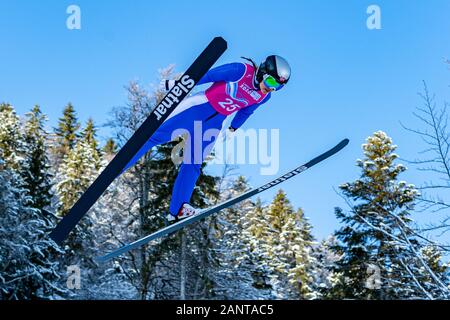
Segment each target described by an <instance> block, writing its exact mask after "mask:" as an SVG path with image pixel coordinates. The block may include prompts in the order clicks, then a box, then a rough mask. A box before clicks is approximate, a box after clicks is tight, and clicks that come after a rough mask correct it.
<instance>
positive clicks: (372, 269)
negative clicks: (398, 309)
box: [330, 131, 439, 299]
mask: <svg viewBox="0 0 450 320" xmlns="http://www.w3.org/2000/svg"><path fill="white" fill-rule="evenodd" d="M395 149H396V146H395V145H394V144H393V143H392V140H391V138H389V137H388V136H387V135H386V134H385V133H384V132H382V131H378V132H375V133H374V134H373V136H371V137H369V138H368V139H367V143H366V144H364V145H363V150H364V156H365V158H364V159H363V160H358V161H357V165H358V167H359V168H360V169H361V171H362V172H361V177H360V178H359V179H357V180H356V181H354V182H351V183H345V184H343V185H341V186H340V189H341V190H342V192H343V194H344V196H345V197H346V198H347V199H348V201H349V203H350V205H351V211H350V212H344V210H342V209H340V208H337V209H336V216H337V217H338V219H339V220H341V222H342V223H343V224H344V225H343V227H342V228H341V229H340V230H338V231H337V232H336V237H337V239H338V240H339V243H338V244H337V245H336V246H335V247H334V248H333V249H334V250H335V252H336V254H338V255H339V256H341V259H340V260H339V261H338V262H337V267H336V268H335V269H334V271H335V272H337V273H339V274H341V277H340V280H339V282H338V283H337V284H336V286H335V287H334V288H333V290H332V291H331V292H330V293H331V296H332V297H333V298H350V299H398V298H414V297H426V298H429V293H428V292H425V290H424V282H423V278H422V276H421V275H420V272H419V270H420V268H421V267H423V263H422V261H423V259H421V257H420V254H419V253H418V252H419V251H420V246H419V242H418V240H417V237H416V236H415V234H414V231H413V228H412V226H411V224H412V221H411V218H410V211H411V210H412V209H413V208H414V201H415V199H416V197H417V196H418V191H417V190H416V189H415V187H414V186H413V185H411V184H407V183H406V182H404V181H398V176H399V175H400V174H401V173H402V172H404V171H405V170H406V168H405V167H404V166H403V165H401V164H395V160H396V159H397V158H398V156H397V155H396V154H395V153H394V151H395ZM426 269H427V270H428V268H426ZM438 282H439V281H438ZM421 283H422V284H421ZM424 294H425V296H424Z"/></svg>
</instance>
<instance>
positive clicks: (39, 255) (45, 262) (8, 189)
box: [0, 124, 65, 300]
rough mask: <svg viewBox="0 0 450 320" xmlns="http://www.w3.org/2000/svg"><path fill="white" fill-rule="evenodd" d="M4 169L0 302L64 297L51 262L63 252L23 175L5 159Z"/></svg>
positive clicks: (1, 176)
mask: <svg viewBox="0 0 450 320" xmlns="http://www.w3.org/2000/svg"><path fill="white" fill-rule="evenodd" d="M0 126H1V124H0ZM0 167H1V169H0V300H3V299H7V300H10V299H53V298H56V297H58V296H60V295H64V294H65V290H64V288H63V287H62V286H60V285H59V284H58V278H59V277H60V275H59V266H58V262H55V261H51V259H50V257H51V254H52V253H56V252H58V253H60V251H58V250H59V249H58V247H57V245H56V244H54V243H53V242H52V241H50V240H48V239H47V238H46V237H44V236H43V235H44V233H45V230H46V228H47V225H46V223H45V221H44V220H42V218H41V216H40V212H39V210H37V209H34V208H32V207H31V206H30V203H31V198H30V196H29V195H28V194H27V190H26V189H24V188H23V187H22V184H23V181H22V178H21V177H20V175H19V173H18V172H17V171H16V170H15V169H11V168H8V167H7V166H6V165H5V162H4V161H3V159H1V158H0Z"/></svg>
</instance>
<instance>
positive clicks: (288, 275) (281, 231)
mask: <svg viewBox="0 0 450 320" xmlns="http://www.w3.org/2000/svg"><path fill="white" fill-rule="evenodd" d="M302 218H303V212H302V210H301V209H299V210H298V211H295V210H294V209H293V207H292V205H291V203H290V201H289V200H288V198H287V197H286V194H285V193H284V191H282V190H279V192H278V193H277V195H276V196H275V198H274V200H273V201H272V203H271V205H270V206H269V208H268V210H267V211H266V217H265V219H266V221H267V226H266V228H265V232H264V233H263V239H264V243H263V244H262V245H263V248H264V250H265V257H266V259H268V265H269V267H270V268H271V270H272V274H271V278H272V285H273V288H274V291H275V294H276V297H277V298H279V299H308V298H310V294H311V293H312V290H311V287H310V279H309V276H308V269H309V266H310V265H311V261H310V258H309V251H310V250H311V245H312V241H313V238H312V236H311V234H310V233H309V232H310V231H309V229H310V227H309V224H308V223H307V222H306V221H302Z"/></svg>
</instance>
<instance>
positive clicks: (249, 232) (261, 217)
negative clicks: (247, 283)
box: [242, 198, 275, 299]
mask: <svg viewBox="0 0 450 320" xmlns="http://www.w3.org/2000/svg"><path fill="white" fill-rule="evenodd" d="M266 211H267V208H265V207H264V206H263V204H262V203H261V199H259V198H258V199H256V202H255V204H254V207H253V209H252V210H250V211H249V212H247V214H246V215H245V216H244V218H243V230H242V237H243V238H244V239H245V243H246V245H247V250H248V253H247V255H248V256H249V260H250V262H248V263H251V265H252V266H253V270H252V278H253V284H252V286H253V287H255V288H256V289H258V293H259V294H260V295H262V296H263V298H264V299H273V298H275V294H274V290H273V288H272V284H271V281H270V275H271V268H270V266H269V264H268V262H269V261H268V259H266V251H265V248H266V247H265V243H264V240H265V238H264V235H265V234H266V230H267V227H268V226H267V221H266Z"/></svg>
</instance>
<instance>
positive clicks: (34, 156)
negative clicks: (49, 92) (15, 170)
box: [22, 105, 52, 224]
mask: <svg viewBox="0 0 450 320" xmlns="http://www.w3.org/2000/svg"><path fill="white" fill-rule="evenodd" d="M26 116H27V119H26V122H25V126H24V127H25V128H24V140H25V149H26V150H27V152H26V153H25V156H24V163H23V170H22V176H23V178H24V181H25V188H26V189H27V190H28V193H29V195H30V196H31V199H32V201H33V205H32V206H33V207H34V208H36V209H39V210H40V212H41V214H42V215H43V216H46V215H45V214H44V212H43V210H44V209H45V208H47V207H48V206H49V205H50V203H51V197H52V194H51V189H52V183H51V178H52V177H51V174H50V172H49V170H50V163H49V159H48V156H47V146H46V142H45V141H46V136H47V133H46V131H45V128H44V125H45V121H47V117H46V115H44V114H43V113H42V112H41V109H40V107H39V106H38V105H36V106H34V107H33V109H32V110H31V112H29V113H28V114H27V115H26ZM48 222H49V224H52V223H51V222H50V221H48Z"/></svg>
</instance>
